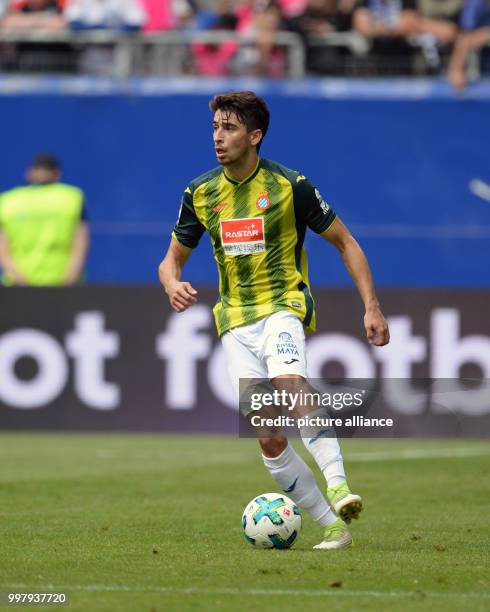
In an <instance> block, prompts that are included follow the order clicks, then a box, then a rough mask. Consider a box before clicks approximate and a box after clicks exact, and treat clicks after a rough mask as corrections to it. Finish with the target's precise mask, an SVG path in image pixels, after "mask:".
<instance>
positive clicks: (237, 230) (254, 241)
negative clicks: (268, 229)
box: [220, 217, 265, 256]
mask: <svg viewBox="0 0 490 612" xmlns="http://www.w3.org/2000/svg"><path fill="white" fill-rule="evenodd" d="M220 226H221V244H222V245H223V249H224V251H225V255H232V256H235V255H252V254H253V253H263V252H264V251H265V238H264V218H263V217H256V218H252V219H223V221H221V222H220Z"/></svg>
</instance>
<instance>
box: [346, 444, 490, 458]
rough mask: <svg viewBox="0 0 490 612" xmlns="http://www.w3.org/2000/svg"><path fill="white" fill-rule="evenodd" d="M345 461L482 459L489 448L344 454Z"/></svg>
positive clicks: (487, 453) (489, 450) (354, 452)
mask: <svg viewBox="0 0 490 612" xmlns="http://www.w3.org/2000/svg"><path fill="white" fill-rule="evenodd" d="M344 454H345V456H346V460H347V461H385V460H390V459H402V460H412V459H451V458H457V457H482V456H485V455H490V448H483V447H482V448H434V449H431V448H427V449H410V448H407V449H406V450H400V451H379V452H376V451H375V452H362V451H361V452H356V451H353V452H352V453H349V452H348V451H347V452H345V453H344Z"/></svg>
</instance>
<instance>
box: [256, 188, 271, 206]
mask: <svg viewBox="0 0 490 612" xmlns="http://www.w3.org/2000/svg"><path fill="white" fill-rule="evenodd" d="M255 205H256V206H257V208H258V209H259V210H267V209H268V208H269V206H270V205H271V201H270V200H269V194H268V193H267V191H263V192H262V193H259V197H258V198H257V201H256V202H255Z"/></svg>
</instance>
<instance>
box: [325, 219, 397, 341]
mask: <svg viewBox="0 0 490 612" xmlns="http://www.w3.org/2000/svg"><path fill="white" fill-rule="evenodd" d="M321 236H322V237H323V238H324V239H325V240H327V241H328V242H330V244H333V245H334V246H335V247H336V248H337V250H338V251H339V253H340V255H341V256H342V259H343V260H344V264H345V267H346V268H347V270H348V272H349V274H350V275H351V277H352V279H353V280H354V282H355V284H356V287H357V290H358V291H359V294H360V296H361V298H362V301H363V302H364V308H365V310H366V314H365V315H364V327H365V328H366V335H367V339H368V341H369V343H370V344H374V345H375V346H384V345H385V344H388V342H389V341H390V332H389V329H388V323H387V322H386V319H385V318H384V316H383V313H382V312H381V308H380V305H379V301H378V298H377V297H376V291H375V289H374V283H373V278H372V275H371V270H370V268H369V264H368V261H367V259H366V256H365V255H364V252H363V250H362V249H361V247H360V246H359V244H358V243H357V242H356V240H355V239H354V237H353V236H352V234H351V233H350V232H349V230H348V229H347V227H346V226H345V225H344V224H343V223H342V221H341V220H340V219H339V218H338V217H336V218H335V220H334V221H333V223H332V224H331V225H330V226H329V227H328V228H327V229H326V230H325V231H324V232H322V233H321Z"/></svg>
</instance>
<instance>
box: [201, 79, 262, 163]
mask: <svg viewBox="0 0 490 612" xmlns="http://www.w3.org/2000/svg"><path fill="white" fill-rule="evenodd" d="M209 108H210V109H211V111H212V112H213V113H215V112H216V111H218V110H220V111H226V112H229V113H235V115H236V116H237V117H238V119H239V120H240V121H241V122H242V123H243V124H244V125H245V126H246V128H247V130H248V131H249V132H251V131H252V130H261V132H262V138H261V139H260V141H259V143H258V145H257V151H259V149H260V146H261V144H262V141H263V140H264V137H265V135H266V134H267V130H268V128H269V120H270V113H269V109H268V108H267V104H266V103H265V100H263V98H261V97H260V96H258V95H257V94H255V93H254V92H253V91H230V92H229V93H225V94H217V95H216V96H214V98H213V99H212V100H211V102H210V103H209Z"/></svg>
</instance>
